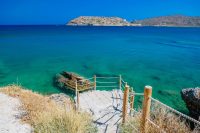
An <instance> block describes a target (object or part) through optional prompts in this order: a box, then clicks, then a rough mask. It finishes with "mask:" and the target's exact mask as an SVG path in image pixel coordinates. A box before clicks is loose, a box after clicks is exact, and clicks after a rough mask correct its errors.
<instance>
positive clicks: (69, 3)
mask: <svg viewBox="0 0 200 133" xmlns="http://www.w3.org/2000/svg"><path fill="white" fill-rule="evenodd" d="M177 14H179V15H188V16H200V0H0V25H42V24H50V25H51V24H53V25H54V24H56V25H57V24H65V23H67V22H68V21H69V20H71V19H73V18H75V17H78V16H118V17H122V18H124V19H127V20H129V21H131V20H138V19H144V18H149V17H155V16H165V15H177Z"/></svg>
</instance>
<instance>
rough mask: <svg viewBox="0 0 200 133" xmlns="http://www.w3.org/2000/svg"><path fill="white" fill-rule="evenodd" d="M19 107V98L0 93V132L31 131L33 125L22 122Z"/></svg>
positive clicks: (27, 132) (26, 132)
mask: <svg viewBox="0 0 200 133" xmlns="http://www.w3.org/2000/svg"><path fill="white" fill-rule="evenodd" d="M19 108H20V101H19V100H18V99H17V98H13V97H10V96H7V95H5V94H2V93H0V133H31V126H30V125H28V124H23V123H21V122H20V117H21V115H22V113H23V111H22V110H20V109H19Z"/></svg>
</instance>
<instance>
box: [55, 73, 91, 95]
mask: <svg viewBox="0 0 200 133" xmlns="http://www.w3.org/2000/svg"><path fill="white" fill-rule="evenodd" d="M55 80H56V84H57V85H58V86H59V87H61V88H65V89H70V90H72V91H85V90H89V89H92V88H94V84H93V83H92V82H91V81H90V80H89V79H85V78H84V77H82V76H80V75H78V74H75V73H72V72H66V71H64V72H62V73H60V74H58V75H57V76H56V78H55Z"/></svg>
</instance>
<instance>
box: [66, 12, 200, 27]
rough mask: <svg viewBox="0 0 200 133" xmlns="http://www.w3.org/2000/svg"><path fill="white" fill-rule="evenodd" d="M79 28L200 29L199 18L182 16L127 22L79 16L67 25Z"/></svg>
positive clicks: (117, 19)
mask: <svg viewBox="0 0 200 133" xmlns="http://www.w3.org/2000/svg"><path fill="white" fill-rule="evenodd" d="M67 25H79V26H83V25H84V26H88V25H89V26H179V27H200V17H190V16H183V15H174V16H161V17H154V18H148V19H144V20H134V21H132V22H128V21H127V20H125V19H123V18H120V17H102V16H80V17H78V18H75V19H73V20H71V21H69V22H68V23H67Z"/></svg>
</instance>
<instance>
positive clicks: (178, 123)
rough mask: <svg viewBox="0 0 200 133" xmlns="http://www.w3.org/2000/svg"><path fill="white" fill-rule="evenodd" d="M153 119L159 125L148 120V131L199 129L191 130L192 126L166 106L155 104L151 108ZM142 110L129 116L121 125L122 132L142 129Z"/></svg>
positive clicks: (177, 132) (184, 132)
mask: <svg viewBox="0 0 200 133" xmlns="http://www.w3.org/2000/svg"><path fill="white" fill-rule="evenodd" d="M150 119H151V121H153V122H154V123H155V124H156V125H158V127H156V126H155V125H153V124H151V123H150V122H148V126H147V133H197V132H199V131H197V129H195V130H193V131H192V130H191V129H190V126H189V125H188V124H187V123H186V122H185V120H183V119H182V118H180V117H179V116H177V115H175V114H173V113H172V112H170V111H169V110H167V109H166V108H164V107H161V106H158V105H153V108H152V109H151V117H150ZM140 123H141V110H140V111H139V112H137V113H135V114H134V117H129V118H128V121H127V122H126V123H125V124H124V125H121V132H122V133H132V132H138V131H140Z"/></svg>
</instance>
